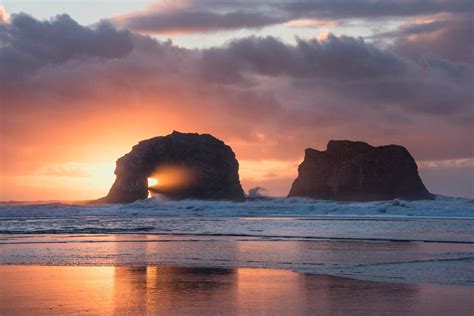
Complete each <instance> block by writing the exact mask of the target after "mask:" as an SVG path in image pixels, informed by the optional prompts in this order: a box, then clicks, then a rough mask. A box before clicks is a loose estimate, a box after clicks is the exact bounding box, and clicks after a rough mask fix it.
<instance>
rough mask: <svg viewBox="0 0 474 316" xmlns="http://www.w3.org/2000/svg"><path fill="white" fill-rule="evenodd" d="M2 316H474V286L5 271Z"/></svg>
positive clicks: (265, 274) (266, 274)
mask: <svg viewBox="0 0 474 316" xmlns="http://www.w3.org/2000/svg"><path fill="white" fill-rule="evenodd" d="M0 279H1V280H2V282H1V285H0V314H1V315H25V314H42V315H46V314H48V315H51V314H65V313H69V314H95V315H99V314H100V315H109V314H160V315H179V314H195V315H196V314H201V315H207V314H216V313H218V314H241V315H243V314H251V313H252V314H255V313H257V314H262V313H265V314H275V313H278V314H292V315H304V314H328V313H330V314H360V315H363V314H364V315H365V314H384V315H397V314H414V315H472V313H473V311H474V308H473V304H472V297H473V295H474V288H473V287H464V286H452V285H450V286H440V285H409V284H395V283H386V282H372V281H359V280H353V279H349V278H340V277H333V276H325V275H308V274H300V273H295V272H292V271H288V270H279V269H251V268H236V269H223V268H218V269H215V268H180V267H159V266H144V267H114V266H101V267H99V266H90V267H85V266H69V267H67V266H14V265H11V266H6V265H4V266H0Z"/></svg>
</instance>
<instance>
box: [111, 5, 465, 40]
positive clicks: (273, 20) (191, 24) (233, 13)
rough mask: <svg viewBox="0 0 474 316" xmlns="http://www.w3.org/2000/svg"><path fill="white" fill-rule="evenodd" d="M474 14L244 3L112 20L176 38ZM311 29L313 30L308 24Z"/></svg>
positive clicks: (164, 9)
mask: <svg viewBox="0 0 474 316" xmlns="http://www.w3.org/2000/svg"><path fill="white" fill-rule="evenodd" d="M463 12H464V13H465V12H473V6H472V4H471V2H470V1H468V0H451V1H448V0H431V1H425V0H404V1H392V0H389V1H387V0H383V1H382V0H377V1H374V0H357V1H354V0H311V1H304V0H303V1H280V2H277V3H266V2H252V3H251V5H249V3H248V2H245V1H244V2H240V1H216V0H200V1H185V2H183V1H178V2H176V3H175V2H164V3H161V4H159V5H154V6H149V7H148V8H146V9H144V10H141V11H137V12H132V13H128V14H124V15H121V16H118V17H115V18H113V19H112V21H113V22H114V23H115V24H116V25H117V26H120V27H124V28H128V29H130V30H133V31H136V32H140V33H148V34H175V33H196V32H217V31H228V30H238V29H245V28H247V29H255V28H262V27H265V26H270V25H275V24H282V23H290V25H291V23H296V24H297V25H298V24H301V22H302V21H318V22H317V23H311V24H310V25H312V26H321V25H327V22H326V23H325V22H324V21H328V20H329V21H333V23H332V24H333V25H335V24H336V23H335V22H334V21H337V20H346V19H354V18H356V19H374V18H380V19H382V18H393V17H398V18H400V17H412V16H419V15H430V14H439V13H463ZM306 24H308V23H307V22H306Z"/></svg>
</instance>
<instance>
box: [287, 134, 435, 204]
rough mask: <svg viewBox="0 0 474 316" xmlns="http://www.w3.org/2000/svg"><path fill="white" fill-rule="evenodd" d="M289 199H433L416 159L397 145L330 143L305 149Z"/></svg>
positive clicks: (340, 141)
mask: <svg viewBox="0 0 474 316" xmlns="http://www.w3.org/2000/svg"><path fill="white" fill-rule="evenodd" d="M288 197H309V198H315V199H325V200H340V201H379V200H391V199H395V198H401V199H407V200H422V199H433V198H434V195H433V194H431V193H430V192H428V190H427V189H426V187H425V185H424V184H423V182H422V181H421V179H420V176H419V175H418V167H417V165H416V162H415V159H413V157H412V156H411V155H410V153H409V152H408V150H406V149H405V148H404V147H403V146H399V145H387V146H380V147H373V146H371V145H369V144H367V143H364V142H359V141H348V140H331V141H330V142H329V143H328V145H327V150H326V151H319V150H315V149H312V148H308V149H306V150H305V157H304V161H303V162H302V163H301V165H300V166H299V168H298V177H297V178H296V180H295V181H294V182H293V185H292V187H291V190H290V193H289V194H288Z"/></svg>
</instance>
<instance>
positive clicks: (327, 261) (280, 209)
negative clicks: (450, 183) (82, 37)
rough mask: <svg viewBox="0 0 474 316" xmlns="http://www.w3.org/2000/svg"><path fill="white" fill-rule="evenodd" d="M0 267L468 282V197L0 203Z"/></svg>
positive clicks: (473, 220) (471, 282) (471, 226)
mask: <svg viewBox="0 0 474 316" xmlns="http://www.w3.org/2000/svg"><path fill="white" fill-rule="evenodd" d="M0 265H64V266H71V265H75V266H77V265H86V266H87V265H90V266H92V265H93V266H101V265H103V266H108V265H114V266H150V265H158V266H181V267H213V268H275V269H287V270H292V271H295V272H301V273H305V274H317V275H323V274H324V275H332V276H339V277H349V278H353V279H359V280H367V281H389V282H396V283H408V284H445V285H448V284H451V285H464V286H474V200H472V199H463V198H451V197H444V196H437V198H436V199H435V200H432V201H404V200H392V201H380V202H367V203H360V202H358V203H355V202H336V201H320V200H310V199H297V198H290V199H286V198H264V197H262V198H254V199H248V200H247V201H246V202H240V203H239V202H224V201H196V200H184V201H163V200H157V199H155V198H149V199H147V200H143V201H137V202H135V203H131V204H118V205H84V204H70V203H58V202H55V203H15V202H11V203H9V202H3V203H1V204H0Z"/></svg>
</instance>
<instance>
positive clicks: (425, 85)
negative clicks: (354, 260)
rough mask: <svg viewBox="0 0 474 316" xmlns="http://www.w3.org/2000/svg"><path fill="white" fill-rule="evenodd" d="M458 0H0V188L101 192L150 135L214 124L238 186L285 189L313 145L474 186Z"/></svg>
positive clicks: (20, 194)
mask: <svg viewBox="0 0 474 316" xmlns="http://www.w3.org/2000/svg"><path fill="white" fill-rule="evenodd" d="M473 14H474V4H473V3H472V1H470V0H469V1H465V0H449V1H448V0H398V1H392V0H384V1H380V0H351V1H349V0H311V1H309V0H300V1H291V0H280V1H225V0H218V1H216V0H200V1H192V0H190V1H146V0H134V1H131V0H129V1H123V0H102V1H91V0H85V1H73V0H62V1H59V0H42V1H33V0H28V1H25V0H0V150H1V152H0V200H81V199H92V198H98V197H100V196H103V195H105V194H106V193H107V192H108V189H109V187H110V185H111V184H112V183H113V181H114V178H115V176H114V174H113V170H114V167H115V161H116V159H118V158H119V157H120V156H122V155H123V154H125V153H127V152H129V151H130V149H131V147H132V146H133V145H134V144H136V143H137V142H138V141H140V140H142V139H147V138H151V137H154V136H159V135H166V134H169V133H170V132H172V131H173V130H178V131H181V132H199V133H210V134H212V135H214V136H215V137H217V138H220V139H222V140H224V141H225V142H226V143H227V144H228V145H230V146H231V147H232V148H233V150H234V152H235V153H236V155H237V159H238V160H239V164H240V178H241V182H242V185H243V187H244V189H245V190H248V189H250V188H252V187H255V186H260V187H264V188H266V189H267V192H268V193H269V194H271V195H281V196H283V195H286V194H287V193H288V190H289V188H290V186H291V183H292V181H293V180H294V178H295V177H296V174H297V167H298V165H299V163H301V161H302V159H303V155H304V149H305V148H308V147H311V148H315V149H320V150H323V149H325V148H326V144H327V142H328V141H329V140H331V139H350V140H361V141H366V142H368V143H370V144H372V145H377V146H378V145H386V144H400V145H403V146H405V147H406V148H407V149H408V150H409V151H410V152H411V153H412V155H413V156H414V158H415V159H416V161H417V163H418V167H419V171H420V175H421V177H422V179H423V181H424V183H425V185H426V186H427V188H428V189H429V190H430V191H431V192H434V193H438V194H444V195H450V196H461V197H471V198H473V197H474V189H473V187H474V156H473V149H474V127H473V126H474V124H473V122H474V100H473V98H474V97H473V84H474V66H473V59H474V41H473V38H474V37H473Z"/></svg>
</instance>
